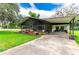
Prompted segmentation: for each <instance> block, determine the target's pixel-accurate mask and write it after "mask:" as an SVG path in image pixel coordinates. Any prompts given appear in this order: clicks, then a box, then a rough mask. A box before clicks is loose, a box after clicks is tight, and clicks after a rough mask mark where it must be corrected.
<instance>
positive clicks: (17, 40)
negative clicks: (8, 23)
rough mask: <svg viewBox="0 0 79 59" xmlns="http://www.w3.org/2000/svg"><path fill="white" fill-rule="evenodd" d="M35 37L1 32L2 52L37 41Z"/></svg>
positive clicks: (0, 46)
mask: <svg viewBox="0 0 79 59" xmlns="http://www.w3.org/2000/svg"><path fill="white" fill-rule="evenodd" d="M35 38H36V36H35V35H27V34H22V33H18V32H15V31H0V52H2V51H4V50H7V49H9V48H12V47H15V46H18V45H20V44H23V43H25V42H28V41H31V40H33V39H35Z"/></svg>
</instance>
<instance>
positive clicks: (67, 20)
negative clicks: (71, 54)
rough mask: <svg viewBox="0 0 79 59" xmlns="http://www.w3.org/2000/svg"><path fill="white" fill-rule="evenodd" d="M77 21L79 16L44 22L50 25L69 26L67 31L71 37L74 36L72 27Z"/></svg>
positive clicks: (57, 18) (56, 18)
mask: <svg viewBox="0 0 79 59" xmlns="http://www.w3.org/2000/svg"><path fill="white" fill-rule="evenodd" d="M77 20H79V16H65V17H55V18H49V19H45V21H48V22H50V23H51V24H52V25H65V24H67V25H69V28H68V30H69V33H70V35H72V36H74V25H75V21H77Z"/></svg>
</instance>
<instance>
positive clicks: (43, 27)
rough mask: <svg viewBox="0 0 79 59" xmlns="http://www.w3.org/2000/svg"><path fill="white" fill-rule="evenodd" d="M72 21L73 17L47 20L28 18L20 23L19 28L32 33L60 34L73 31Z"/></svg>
mask: <svg viewBox="0 0 79 59" xmlns="http://www.w3.org/2000/svg"><path fill="white" fill-rule="evenodd" d="M78 17H79V16H78ZM74 20H75V17H74V16H67V17H56V18H48V19H35V18H31V17H28V18H27V19H26V20H24V21H22V22H21V28H22V29H33V30H34V31H45V32H62V31H68V30H71V29H73V28H74Z"/></svg>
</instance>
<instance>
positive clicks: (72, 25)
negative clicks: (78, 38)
mask: <svg viewBox="0 0 79 59" xmlns="http://www.w3.org/2000/svg"><path fill="white" fill-rule="evenodd" d="M72 35H73V36H74V19H73V20H72Z"/></svg>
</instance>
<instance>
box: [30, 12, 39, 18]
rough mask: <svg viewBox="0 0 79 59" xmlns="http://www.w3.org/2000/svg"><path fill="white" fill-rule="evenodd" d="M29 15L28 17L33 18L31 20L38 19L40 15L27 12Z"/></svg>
mask: <svg viewBox="0 0 79 59" xmlns="http://www.w3.org/2000/svg"><path fill="white" fill-rule="evenodd" d="M29 15H30V16H31V17H33V18H39V17H40V14H36V13H34V12H31V11H29Z"/></svg>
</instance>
